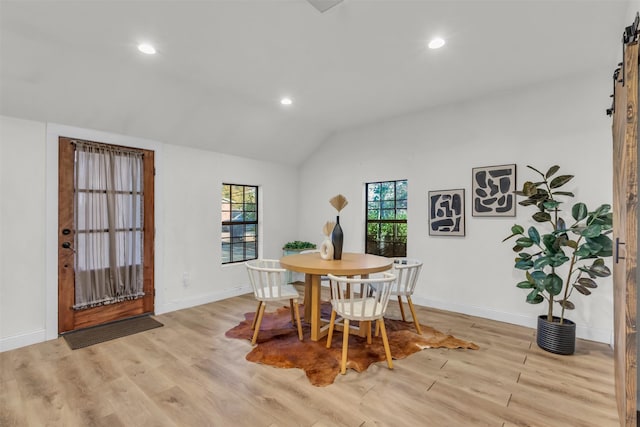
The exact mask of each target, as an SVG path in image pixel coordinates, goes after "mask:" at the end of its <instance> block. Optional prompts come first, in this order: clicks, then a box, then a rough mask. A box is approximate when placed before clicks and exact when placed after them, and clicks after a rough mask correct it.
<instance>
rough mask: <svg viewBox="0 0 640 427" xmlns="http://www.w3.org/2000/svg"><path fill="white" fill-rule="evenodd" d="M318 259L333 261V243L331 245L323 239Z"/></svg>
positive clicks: (329, 241) (327, 240)
mask: <svg viewBox="0 0 640 427" xmlns="http://www.w3.org/2000/svg"><path fill="white" fill-rule="evenodd" d="M320 258H322V259H333V243H331V240H329V239H325V240H324V241H323V242H322V244H321V245H320Z"/></svg>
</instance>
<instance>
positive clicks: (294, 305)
mask: <svg viewBox="0 0 640 427" xmlns="http://www.w3.org/2000/svg"><path fill="white" fill-rule="evenodd" d="M291 304H292V305H293V307H292V308H291V310H294V309H295V314H296V323H297V324H298V338H300V341H302V322H301V321H300V309H299V308H298V301H296V302H293V300H291Z"/></svg>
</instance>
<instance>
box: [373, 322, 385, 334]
mask: <svg viewBox="0 0 640 427" xmlns="http://www.w3.org/2000/svg"><path fill="white" fill-rule="evenodd" d="M382 321H383V322H384V318H383V319H382ZM379 333H380V324H379V323H378V322H376V333H375V336H376V337H377V336H378V334H379Z"/></svg>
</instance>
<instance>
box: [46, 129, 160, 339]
mask: <svg viewBox="0 0 640 427" xmlns="http://www.w3.org/2000/svg"><path fill="white" fill-rule="evenodd" d="M153 163H154V153H153V151H149V150H138V149H130V148H126V147H116V146H109V145H107V144H101V143H95V142H90V141H81V140H74V139H71V138H64V137H61V138H60V139H59V171H58V175H59V188H58V333H64V332H69V331H73V330H76V329H82V328H86V327H89V326H95V325H99V324H103V323H108V322H111V321H115V320H120V319H124V318H127V317H132V316H136V315H140V314H144V313H153V307H154V280H153V270H154V268H153V266H154V259H153V258H154V251H153V247H154V243H153V239H154V233H153V231H154V211H153V205H154V203H153V201H154V196H153V187H154V183H153V178H154V176H153V170H154V165H153Z"/></svg>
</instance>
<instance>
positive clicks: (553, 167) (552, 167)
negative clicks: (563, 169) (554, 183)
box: [544, 165, 560, 178]
mask: <svg viewBox="0 0 640 427" xmlns="http://www.w3.org/2000/svg"><path fill="white" fill-rule="evenodd" d="M558 169H560V166H558V165H553V166H551V167H550V168H549V170H548V171H547V174H546V175H545V176H544V177H545V178H549V177H551V176H552V175H553V174H555V173H556V172H558Z"/></svg>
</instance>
